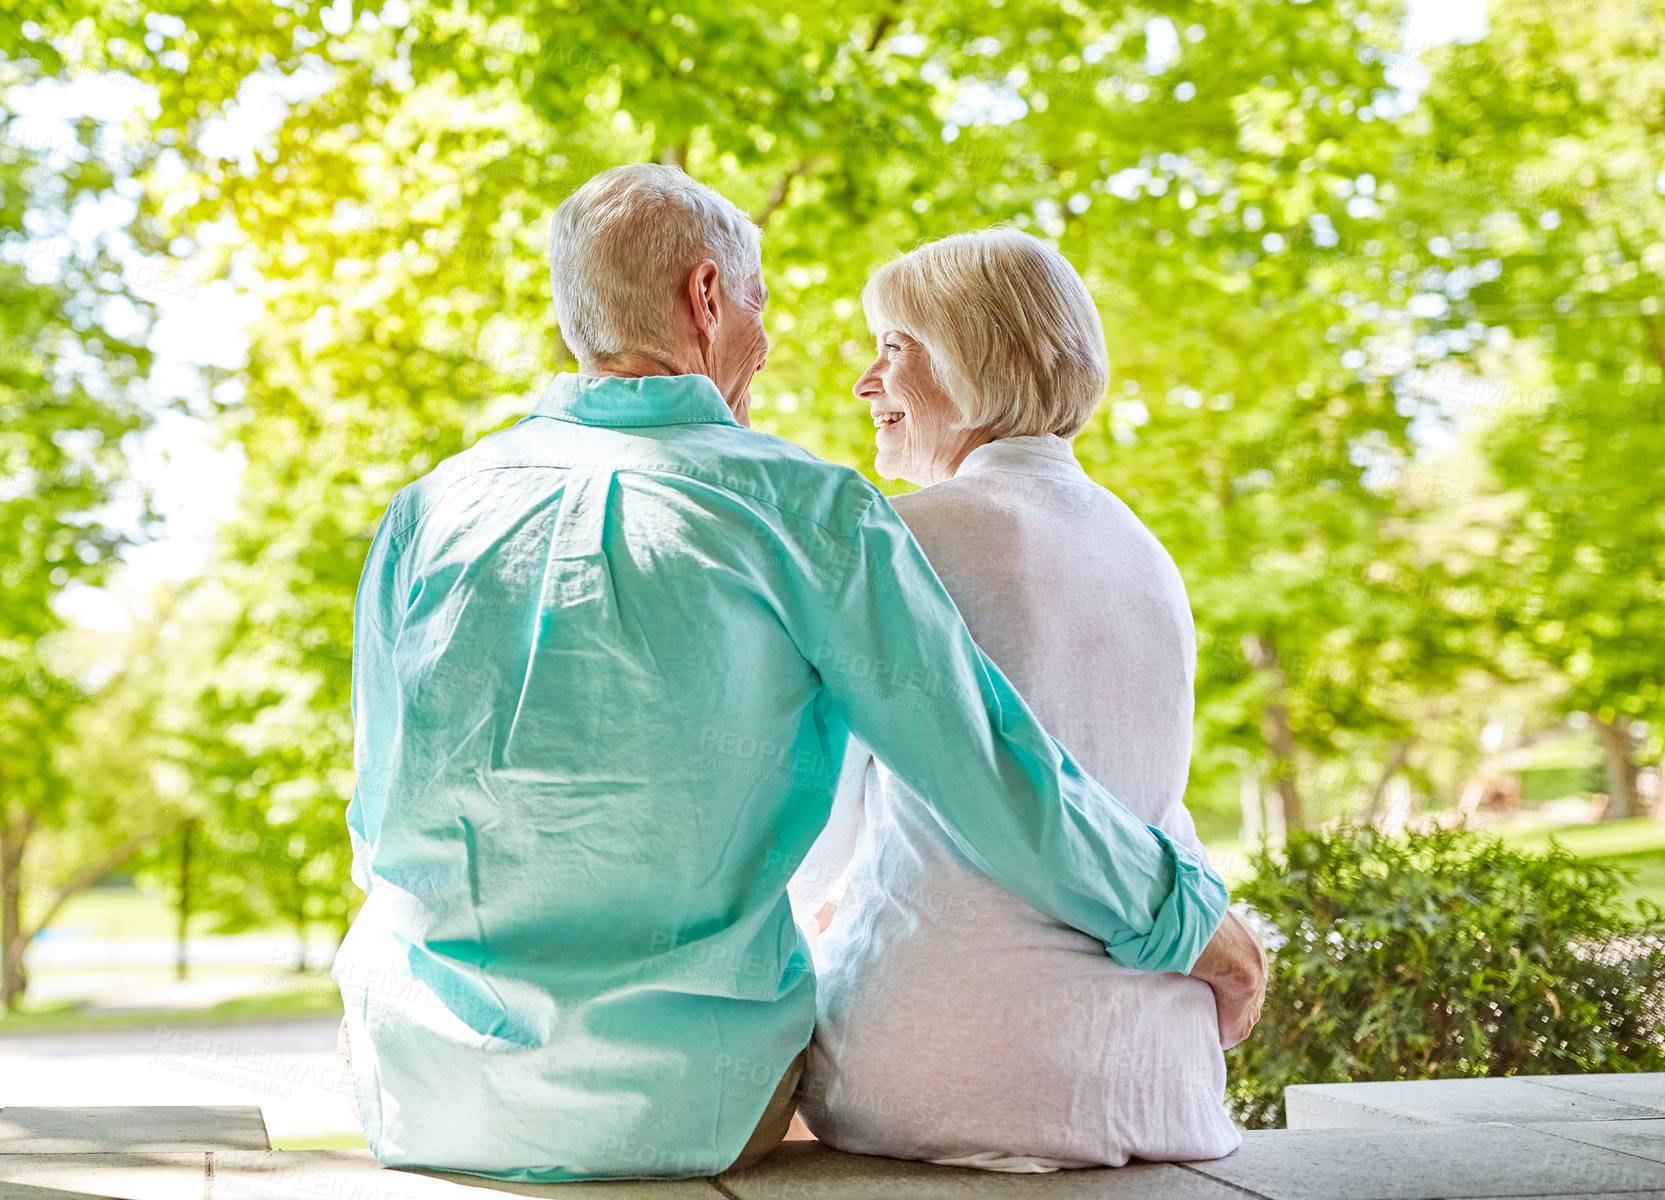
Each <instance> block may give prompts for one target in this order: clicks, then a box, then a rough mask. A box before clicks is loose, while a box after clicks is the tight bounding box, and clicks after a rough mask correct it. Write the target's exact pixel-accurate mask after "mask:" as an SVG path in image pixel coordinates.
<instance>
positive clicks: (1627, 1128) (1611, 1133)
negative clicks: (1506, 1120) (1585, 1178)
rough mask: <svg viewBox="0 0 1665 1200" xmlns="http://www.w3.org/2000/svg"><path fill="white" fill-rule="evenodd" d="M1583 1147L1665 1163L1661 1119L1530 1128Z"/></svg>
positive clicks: (1664, 1133) (1664, 1123) (1664, 1124)
mask: <svg viewBox="0 0 1665 1200" xmlns="http://www.w3.org/2000/svg"><path fill="white" fill-rule="evenodd" d="M1530 1128H1532V1129H1537V1130H1541V1131H1542V1132H1544V1133H1553V1134H1554V1135H1555V1136H1556V1137H1564V1138H1569V1139H1571V1140H1572V1141H1575V1142H1582V1143H1584V1144H1585V1145H1586V1146H1601V1147H1603V1148H1604V1149H1607V1150H1618V1151H1621V1152H1622V1153H1625V1154H1634V1155H1636V1156H1637V1157H1638V1158H1646V1159H1650V1160H1651V1161H1653V1162H1656V1163H1665V1118H1661V1119H1659V1120H1653V1121H1563V1122H1556V1123H1550V1124H1543V1125H1533V1126H1530Z"/></svg>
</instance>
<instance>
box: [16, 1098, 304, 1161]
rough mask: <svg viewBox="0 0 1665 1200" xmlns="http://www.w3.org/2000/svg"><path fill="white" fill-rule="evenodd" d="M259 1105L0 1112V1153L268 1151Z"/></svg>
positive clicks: (18, 1108) (263, 1118) (45, 1109)
mask: <svg viewBox="0 0 1665 1200" xmlns="http://www.w3.org/2000/svg"><path fill="white" fill-rule="evenodd" d="M271 1145H272V1143H271V1142H270V1141H269V1140H268V1139H267V1137H266V1119H265V1117H264V1116H263V1115H262V1114H261V1112H260V1109H259V1107H258V1106H257V1105H253V1104H240V1105H224V1106H219V1107H214V1106H196V1105H192V1106H170V1105H155V1106H145V1107H94V1106H89V1107H85V1108H22V1107H18V1106H15V1105H14V1106H12V1107H8V1108H0V1154H115V1153H123V1152H127V1153H147V1152H152V1151H157V1152H178V1151H182V1150H267V1149H270V1148H271Z"/></svg>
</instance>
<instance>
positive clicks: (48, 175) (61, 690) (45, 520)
mask: <svg viewBox="0 0 1665 1200" xmlns="http://www.w3.org/2000/svg"><path fill="white" fill-rule="evenodd" d="M0 26H3V27H4V28H3V31H0V50H3V51H4V52H5V57H4V58H3V59H0V95H4V94H5V93H6V89H8V88H15V87H21V86H24V85H26V84H28V83H29V82H31V81H32V80H34V79H38V78H39V77H40V75H41V74H42V73H43V72H49V71H50V69H51V66H52V65H53V61H54V56H52V55H50V54H46V55H42V54H38V53H37V52H36V51H37V48H35V47H33V46H32V44H26V43H25V42H24V39H23V37H22V36H21V34H20V33H18V32H17V30H18V26H17V25H15V24H13V23H12V22H11V21H5V22H0ZM43 58H44V59H46V60H48V61H47V62H46V63H45V64H44V65H43V61H42V59H43ZM98 133H99V130H98V126H97V125H96V123H94V122H82V123H80V124H79V125H78V126H77V127H76V129H75V137H74V139H73V140H72V141H64V142H61V143H60V142H55V141H53V140H52V139H50V138H44V137H43V136H41V135H40V134H39V132H38V130H37V131H35V132H30V131H28V129H27V127H26V126H25V125H23V124H22V123H21V121H20V118H19V116H18V114H17V113H16V112H14V111H13V110H12V109H10V108H8V107H5V106H3V105H0V229H3V230H4V231H5V232H4V233H3V234H0V247H3V248H4V251H5V254H4V257H3V258H0V343H3V345H4V351H3V353H0V1008H10V1007H13V1006H14V1005H15V1004H16V1003H17V1001H18V999H19V997H20V996H21V995H22V993H23V990H24V987H25V983H26V981H25V977H24V974H23V954H24V951H25V950H26V949H27V947H28V945H29V942H30V940H31V939H32V938H33V937H34V934H35V933H36V932H37V931H38V930H39V928H40V926H41V923H42V922H43V921H44V920H46V919H49V918H50V916H51V914H52V913H53V912H54V911H56V908H57V906H58V905H59V904H61V903H62V901H63V900H64V899H65V898H67V897H68V896H69V895H71V894H73V893H74V892H76V891H78V890H80V889H81V888H83V887H86V886H88V885H89V884H91V883H93V882H96V880H97V879H98V877H100V876H101V875H102V874H103V873H104V872H105V871H107V870H108V869H109V868H110V867H111V866H113V865H114V864H115V863H116V862H119V861H120V859H121V858H123V857H125V855H126V853H130V852H131V844H130V841H129V840H127V839H126V837H125V836H124V835H123V834H122V833H121V823H119V822H117V823H116V824H115V825H113V826H101V825H99V824H98V823H97V818H98V817H99V816H100V815H101V814H102V810H100V809H99V808H97V807H96V806H91V807H89V804H88V800H87V797H86V796H85V795H84V794H83V792H82V790H81V788H80V786H79V781H78V778H77V774H76V772H74V771H72V770H71V769H70V764H71V762H72V760H74V759H76V758H77V756H79V755H80V754H81V753H82V750H81V749H80V748H79V747H78V741H79V739H80V738H81V737H82V736H83V735H84V726H83V724H82V718H83V716H84V715H85V714H84V710H85V709H86V707H87V695H86V693H85V692H84V691H83V689H82V688H81V686H80V685H79V683H78V682H77V681H76V680H74V679H72V678H69V677H67V676H66V675H65V674H64V673H62V672H61V670H60V669H59V668H58V666H57V664H56V663H55V661H54V660H53V658H52V655H51V653H50V642H51V640H52V637H53V635H54V634H56V633H58V632H60V631H61V630H62V629H63V628H64V621H63V618H62V617H61V615H60V613H59V611H58V609H57V608H56V607H55V603H56V601H57V600H58V598H59V597H60V596H61V595H62V594H63V593H64V591H65V589H67V588H69V587H71V586H72V585H74V584H94V583H97V582H98V581H99V579H100V578H101V577H102V576H103V573H104V571H105V569H106V567H107V566H108V564H109V562H110V561H111V557H112V555H113V554H114V553H115V551H116V549H117V548H118V547H119V546H120V545H121V544H122V542H123V540H124V539H123V535H122V533H121V532H120V531H119V530H118V529H117V528H115V527H114V526H113V525H112V524H110V523H108V522H107V521H106V520H104V519H101V517H100V515H99V510H100V509H101V507H102V506H105V505H107V504H109V503H111V502H112V501H118V500H121V499H123V498H124V497H126V498H128V499H131V498H132V493H131V492H130V491H128V490H127V487H126V476H125V462H124V458H123V454H122V449H121V441H122V438H123V437H124V436H125V435H126V434H127V433H129V432H130V431H132V430H134V429H135V428H137V427H138V426H139V425H140V424H141V414H140V413H139V411H138V410H137V409H135V408H134V407H133V406H132V405H131V404H129V403H127V402H126V401H124V400H123V399H122V398H121V397H122V389H123V388H124V387H126V386H127V385H129V384H130V383H131V382H132V381H133V380H134V379H136V378H138V377H140V376H141V375H142V374H143V372H144V370H145V369H146V367H147V365H148V361H149V356H148V354H147V352H146V351H145V350H144V349H143V348H142V347H141V346H140V345H138V344H137V343H136V341H134V340H132V339H131V337H130V336H116V335H115V334H113V333H112V332H111V329H110V328H109V326H110V325H116V324H118V322H117V321H115V320H113V319H112V314H113V313H117V310H118V307H121V306H124V307H121V311H122V312H136V311H137V305H135V304H134V301H133V298H132V296H131V294H130V289H129V287H128V286H127V284H126V282H125V281H124V280H123V279H122V275H121V264H120V263H118V262H117V261H116V260H115V259H114V257H113V256H112V254H111V252H110V249H109V247H108V245H100V246H97V247H93V248H90V249H87V250H86V251H85V252H84V253H82V252H68V253H66V248H68V247H70V246H71V243H70V240H69V239H68V237H67V236H65V226H66V225H67V222H68V218H69V214H70V212H71V210H72V209H73V208H74V206H75V205H76V204H77V203H78V202H80V201H81V200H83V199H99V198H104V197H109V196H111V195H113V194H115V192H116V186H117V182H118V180H117V175H116V174H115V173H114V172H113V171H112V169H111V167H110V165H109V163H108V162H107V160H106V158H105V157H103V156H101V153H100V149H101V147H100V146H99V145H98ZM26 230H27V231H28V232H27V233H26V232H25V231H26ZM118 302H119V305H118ZM140 303H142V301H141V302H140ZM118 315H119V314H118ZM130 507H138V508H140V509H142V508H143V507H144V506H143V504H142V502H140V503H139V504H137V505H136V506H133V505H130ZM49 840H50V841H52V842H54V843H55V845H54V846H53V849H52V852H51V853H50V854H48V855H46V857H48V858H51V859H53V860H56V861H55V862H54V863H53V865H54V866H57V867H59V868H60V869H59V870H58V871H57V872H54V873H51V874H50V875H42V874H41V873H40V872H37V871H34V870H32V868H31V862H30V857H31V854H33V853H35V852H36V851H37V850H41V848H42V846H43V844H44V843H45V842H47V841H49ZM66 843H73V845H74V846H75V847H76V851H75V852H73V853H72V852H70V851H69V849H68V848H67V845H66ZM42 853H45V852H44V851H42Z"/></svg>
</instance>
